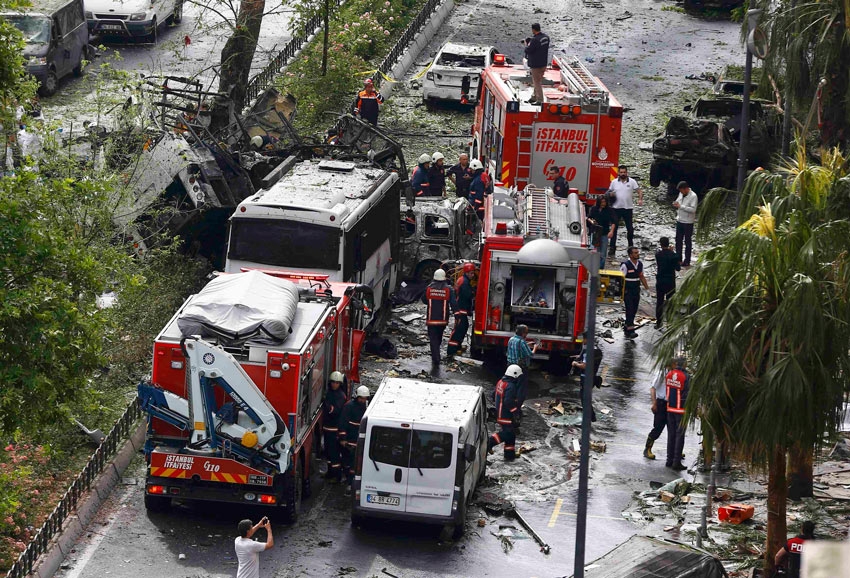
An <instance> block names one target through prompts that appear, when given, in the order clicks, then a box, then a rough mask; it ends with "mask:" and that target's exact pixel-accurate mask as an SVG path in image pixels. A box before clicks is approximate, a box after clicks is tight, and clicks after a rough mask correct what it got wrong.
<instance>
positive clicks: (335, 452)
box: [322, 371, 348, 482]
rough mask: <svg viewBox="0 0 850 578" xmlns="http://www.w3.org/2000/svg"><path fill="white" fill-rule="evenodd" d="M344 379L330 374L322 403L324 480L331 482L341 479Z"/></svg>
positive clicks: (338, 374) (344, 400)
mask: <svg viewBox="0 0 850 578" xmlns="http://www.w3.org/2000/svg"><path fill="white" fill-rule="evenodd" d="M344 381H345V377H344V376H343V375H342V373H341V372H339V371H334V372H333V373H331V377H330V380H329V381H328V391H327V392H326V393H325V401H324V402H322V434H323V436H324V438H325V455H326V456H327V458H328V473H327V474H326V475H325V477H326V478H328V479H329V480H331V481H333V482H339V481H340V480H341V479H342V456H341V454H340V452H339V416H340V415H341V414H342V408H343V407H344V406H345V403H346V402H347V401H348V396H347V395H346V394H345V389H344V388H343V387H342V384H343V382H344Z"/></svg>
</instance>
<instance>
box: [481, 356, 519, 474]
mask: <svg viewBox="0 0 850 578" xmlns="http://www.w3.org/2000/svg"><path fill="white" fill-rule="evenodd" d="M520 375H522V368H521V367H520V366H519V365H509V366H508V368H507V369H506V370H505V375H504V377H502V379H500V380H499V383H497V384H496V391H495V392H494V393H493V402H494V405H495V406H496V423H497V424H499V428H500V430H499V431H498V432H496V433H494V434H493V435H491V436H490V439H488V440H487V451H490V452H492V451H493V448H494V447H496V446H497V445H499V444H502V443H503V444H505V448H504V453H505V461H506V462H510V461H513V460H515V459H516V431H515V430H514V418H515V416H516V413H517V412H518V411H519V404H518V403H517V399H516V394H517V379H518V378H519V376H520Z"/></svg>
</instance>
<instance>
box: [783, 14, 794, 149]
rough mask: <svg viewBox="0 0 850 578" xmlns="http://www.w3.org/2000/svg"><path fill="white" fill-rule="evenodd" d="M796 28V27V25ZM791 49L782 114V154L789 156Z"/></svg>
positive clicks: (788, 57) (786, 55)
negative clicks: (789, 72)
mask: <svg viewBox="0 0 850 578" xmlns="http://www.w3.org/2000/svg"><path fill="white" fill-rule="evenodd" d="M794 4H795V0H791V3H790V4H789V10H790V12H791V13H792V14H793V13H794ZM795 29H796V27H795ZM790 60H791V49H790V48H788V47H786V48H785V102H784V105H785V106H784V109H785V113H784V114H783V116H782V156H783V157H786V158H787V157H788V155H790V154H791V111H792V108H793V107H792V100H793V99H794V91H793V89H792V87H791V82H790V81H789V80H788V69H789V68H791V64H790Z"/></svg>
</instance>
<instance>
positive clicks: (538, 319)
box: [472, 185, 589, 358]
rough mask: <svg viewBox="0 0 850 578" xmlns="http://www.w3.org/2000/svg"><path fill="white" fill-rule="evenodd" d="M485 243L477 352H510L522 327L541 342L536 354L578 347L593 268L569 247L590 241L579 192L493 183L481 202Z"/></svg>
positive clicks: (475, 331) (478, 300)
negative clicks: (564, 194) (559, 193)
mask: <svg viewBox="0 0 850 578" xmlns="http://www.w3.org/2000/svg"><path fill="white" fill-rule="evenodd" d="M483 236H484V243H483V245H482V248H481V270H480V272H479V276H478V287H477V289H476V295H475V315H474V318H473V325H472V330H473V331H472V353H473V355H481V354H483V350H486V349H490V350H494V349H495V350H503V351H504V350H505V349H506V348H507V343H508V340H509V339H510V338H511V337H512V336H513V335H514V333H515V332H516V327H517V325H519V324H524V325H527V326H528V328H529V334H528V338H529V339H534V340H535V341H537V342H538V343H539V345H540V347H539V349H538V356H539V357H543V358H549V357H553V356H557V355H560V354H575V353H578V351H579V349H580V348H581V343H582V340H583V334H584V326H585V312H586V310H587V299H588V289H587V280H588V277H589V275H588V271H587V269H585V268H584V266H582V265H581V264H580V263H579V262H577V261H575V260H573V259H571V258H570V255H569V253H568V251H567V247H584V248H586V247H587V246H588V238H587V225H586V221H585V208H584V203H582V201H581V199H580V198H579V196H578V194H576V193H570V194H569V196H568V197H567V198H566V199H561V198H557V197H555V196H554V195H553V194H552V189H541V188H537V187H534V186H531V185H529V186H526V187H525V188H524V189H523V190H522V191H519V190H517V189H516V187H511V188H510V189H505V188H502V187H496V190H495V192H494V193H493V194H492V195H490V196H488V197H487V198H486V200H485V205H484V234H483Z"/></svg>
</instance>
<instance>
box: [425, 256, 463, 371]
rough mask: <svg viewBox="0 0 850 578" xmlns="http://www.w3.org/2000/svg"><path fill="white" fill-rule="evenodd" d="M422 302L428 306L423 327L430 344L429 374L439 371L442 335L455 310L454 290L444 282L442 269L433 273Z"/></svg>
mask: <svg viewBox="0 0 850 578" xmlns="http://www.w3.org/2000/svg"><path fill="white" fill-rule="evenodd" d="M422 302H423V303H425V305H427V306H428V310H427V312H426V314H425V325H426V326H427V327H428V342H429V343H430V344H431V372H432V373H437V372H439V370H440V349H442V345H443V333H444V332H445V330H446V325H448V324H449V313H450V312H451V311H453V310H454V309H455V298H454V289H452V286H451V285H450V284H449V283H448V282H447V281H446V272H445V271H444V270H443V269H437V270H436V271H434V280H433V281H432V282H431V284H430V285H428V287H427V289H425V294H424V295H423V296H422Z"/></svg>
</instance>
